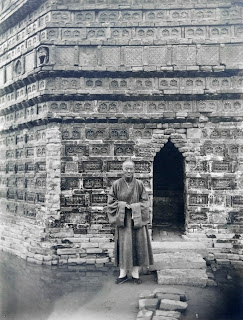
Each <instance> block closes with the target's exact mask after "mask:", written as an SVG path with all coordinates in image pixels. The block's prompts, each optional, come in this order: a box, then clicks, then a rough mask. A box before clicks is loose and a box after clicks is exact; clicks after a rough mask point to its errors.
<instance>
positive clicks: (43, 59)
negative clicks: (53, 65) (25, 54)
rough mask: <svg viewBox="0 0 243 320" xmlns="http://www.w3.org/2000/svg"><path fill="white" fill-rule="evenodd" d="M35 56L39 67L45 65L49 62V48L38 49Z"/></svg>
mask: <svg viewBox="0 0 243 320" xmlns="http://www.w3.org/2000/svg"><path fill="white" fill-rule="evenodd" d="M37 56H38V62H39V64H40V65H43V64H47V63H48V62H49V48H47V47H40V48H39V49H38V51H37Z"/></svg>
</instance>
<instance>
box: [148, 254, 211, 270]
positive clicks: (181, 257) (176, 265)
mask: <svg viewBox="0 0 243 320" xmlns="http://www.w3.org/2000/svg"><path fill="white" fill-rule="evenodd" d="M205 267H206V261H205V260H204V259H203V258H202V256H201V255H200V254H197V253H195V252H188V253H187V254H186V255H185V253H183V252H175V253H169V252H168V253H159V254H154V264H153V265H152V266H151V267H150V270H162V269H205Z"/></svg>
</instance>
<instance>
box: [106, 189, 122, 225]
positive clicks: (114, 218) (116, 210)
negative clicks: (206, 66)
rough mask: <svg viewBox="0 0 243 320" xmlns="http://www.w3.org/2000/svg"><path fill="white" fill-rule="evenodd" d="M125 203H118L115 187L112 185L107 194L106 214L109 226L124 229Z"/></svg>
mask: <svg viewBox="0 0 243 320" xmlns="http://www.w3.org/2000/svg"><path fill="white" fill-rule="evenodd" d="M125 210H126V202H125V201H118V199H117V192H116V188H115V185H114V184H113V185H112V187H111V189H110V192H109V194H108V200H107V214H108V218H109V222H110V224H111V225H116V226H117V227H124V221H125Z"/></svg>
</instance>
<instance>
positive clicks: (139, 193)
mask: <svg viewBox="0 0 243 320" xmlns="http://www.w3.org/2000/svg"><path fill="white" fill-rule="evenodd" d="M122 170H123V177H122V178H120V179H118V180H116V181H114V182H113V184H112V187H111V190H110V192H109V195H108V201H107V213H108V217H109V221H110V223H111V224H113V225H115V226H116V233H115V265H116V266H119V267H120V275H119V277H118V278H117V279H116V283H117V284H120V283H123V282H125V281H127V280H128V276H127V272H128V270H130V269H131V271H132V272H131V273H132V280H133V282H134V283H135V284H140V283H141V279H140V278H139V268H140V267H143V266H149V265H151V264H153V254H152V248H151V243H150V238H149V234H148V227H147V224H148V223H149V199H148V195H147V192H146V190H145V187H144V185H143V183H142V181H140V180H137V179H135V178H134V171H135V164H134V162H133V161H131V160H126V161H125V162H123V164H122Z"/></svg>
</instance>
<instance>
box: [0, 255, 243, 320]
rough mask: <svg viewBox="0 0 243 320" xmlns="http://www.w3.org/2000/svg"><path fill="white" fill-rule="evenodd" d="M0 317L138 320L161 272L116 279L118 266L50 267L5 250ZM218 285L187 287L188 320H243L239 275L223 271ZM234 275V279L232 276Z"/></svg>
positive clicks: (12, 319) (14, 319)
mask: <svg viewBox="0 0 243 320" xmlns="http://www.w3.org/2000/svg"><path fill="white" fill-rule="evenodd" d="M0 261H1V262H0V294H1V296H0V297H1V298H0V316H1V319H7V320H80V319H81V320H96V319H99V320H135V319H136V315H137V312H138V309H137V305H138V296H139V294H140V293H141V292H142V291H145V290H151V291H153V290H154V289H155V288H157V287H160V286H159V285H157V283H156V279H155V275H154V274H148V275H142V276H141V278H142V280H143V283H142V284H141V285H135V284H133V283H132V282H131V281H128V282H127V283H124V284H122V285H118V286H117V285H116V284H115V283H114V279H115V274H116V272H115V271H114V269H113V268H108V267H104V268H96V267H95V266H93V265H87V266H70V267H52V268H51V267H48V266H39V265H30V264H27V263H26V262H25V261H24V260H22V259H19V258H17V257H15V256H11V255H9V254H6V253H3V252H1V253H0ZM216 277H217V278H218V279H217V280H218V281H219V285H218V287H210V288H204V289H203V288H193V287H185V286H183V287H182V286H176V287H178V288H183V290H185V291H186V293H187V296H188V299H189V300H188V305H189V307H188V309H187V311H186V313H185V314H184V316H183V319H184V320H193V319H201V320H242V319H243V302H242V297H243V293H242V292H243V290H242V288H243V286H242V282H241V281H240V277H239V274H237V273H235V272H233V271H229V270H228V269H227V270H224V269H222V270H220V271H219V272H218V273H217V274H216ZM227 277H228V279H227Z"/></svg>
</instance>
